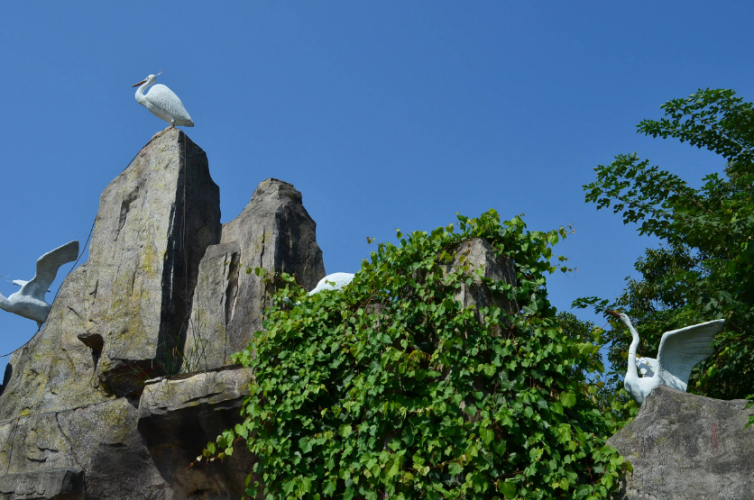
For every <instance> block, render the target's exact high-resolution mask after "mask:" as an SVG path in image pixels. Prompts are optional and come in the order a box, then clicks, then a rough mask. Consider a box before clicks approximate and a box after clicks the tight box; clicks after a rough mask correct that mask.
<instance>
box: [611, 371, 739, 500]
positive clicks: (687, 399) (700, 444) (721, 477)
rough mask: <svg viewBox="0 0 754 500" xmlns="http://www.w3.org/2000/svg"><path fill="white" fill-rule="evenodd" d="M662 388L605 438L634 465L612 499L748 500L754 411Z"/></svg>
mask: <svg viewBox="0 0 754 500" xmlns="http://www.w3.org/2000/svg"><path fill="white" fill-rule="evenodd" d="M745 406H746V401H744V400H736V401H721V400H719V399H712V398H706V397H702V396H697V395H694V394H689V393H686V392H682V391H679V390H676V389H671V388H670V387H667V386H664V385H661V386H658V387H657V388H655V389H654V390H653V391H652V393H651V394H650V395H649V396H648V397H647V398H646V399H645V400H644V404H643V405H642V407H641V410H640V411H639V415H638V416H637V417H636V419H634V421H633V422H631V423H629V424H628V425H626V427H624V428H623V429H621V430H620V431H619V432H618V433H617V434H615V435H614V436H613V437H611V438H610V439H609V440H608V444H610V445H612V446H615V447H616V448H617V449H618V451H619V452H620V453H621V455H623V456H624V457H626V459H627V460H628V461H629V462H631V465H633V468H634V472H633V474H632V475H630V476H628V477H627V478H625V481H624V484H623V491H622V493H621V494H620V495H618V496H617V497H616V499H626V500H650V499H666V498H667V499H675V498H683V499H685V500H697V499H698V500H702V499H710V498H730V499H733V498H739V499H744V498H752V492H754V428H751V427H750V428H748V429H744V426H745V425H746V423H747V422H748V420H749V416H750V415H752V414H754V408H752V409H749V410H746V409H745Z"/></svg>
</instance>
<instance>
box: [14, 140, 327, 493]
mask: <svg viewBox="0 0 754 500" xmlns="http://www.w3.org/2000/svg"><path fill="white" fill-rule="evenodd" d="M314 231H315V225H314V222H313V221H312V220H311V218H309V216H308V214H307V213H306V210H305V209H304V208H303V205H301V194H300V193H298V192H297V191H296V190H295V189H294V188H293V186H291V185H290V184H286V183H283V182H280V181H276V180H267V181H264V182H263V183H262V184H261V185H260V187H259V188H258V189H257V191H256V193H255V195H254V197H253V199H252V202H251V203H250V204H249V207H247V209H246V210H244V213H243V214H242V215H241V216H240V217H239V218H238V219H236V220H234V221H233V222H231V223H228V224H226V225H225V228H222V227H221V225H220V205H219V190H218V188H217V186H216V185H215V183H214V182H213V181H212V178H211V177H210V174H209V168H208V162H207V157H206V155H205V153H204V152H203V151H202V150H201V149H200V148H199V147H198V146H196V145H195V144H194V143H193V142H191V140H190V139H188V137H187V136H186V135H185V134H184V133H183V132H182V131H179V130H176V129H170V130H166V131H165V132H163V133H161V134H159V135H158V136H156V137H155V138H154V139H153V140H152V141H150V143H149V144H147V145H146V146H145V147H144V148H143V149H142V151H141V152H140V153H139V155H138V156H137V157H136V158H135V159H134V161H133V162H132V163H131V165H129V166H128V168H126V170H124V171H123V172H122V173H121V174H120V175H119V176H118V177H117V178H116V179H115V180H114V181H113V182H112V183H111V184H110V185H109V186H108V187H107V189H106V190H105V191H104V193H103V194H102V197H101V201H100V207H99V211H98V213H97V219H96V225H95V228H94V232H93V238H92V243H91V247H90V250H89V260H88V261H87V262H86V263H85V264H83V265H82V266H80V267H79V268H78V269H76V270H75V271H73V272H72V273H71V274H70V275H69V276H68V277H67V278H66V280H65V281H64V282H63V284H62V286H61V289H60V293H59V294H58V297H57V299H56V300H55V301H54V303H53V305H52V309H51V310H50V314H49V316H48V319H47V322H46V323H45V325H44V327H43V328H42V330H41V331H40V332H39V333H38V334H37V335H36V336H35V337H34V338H33V339H32V340H31V341H30V342H29V343H28V344H27V345H26V346H25V347H24V348H23V349H21V350H19V351H18V352H16V353H15V354H14V355H13V356H12V357H11V360H10V364H9V365H8V369H7V370H6V374H5V380H4V384H3V388H2V389H3V392H2V395H0V499H3V500H15V499H26V500H31V499H38V500H42V499H53V498H54V499H60V500H63V499H65V500H77V499H96V500H109V499H112V500H115V499H117V500H129V499H155V500H158V499H159V500H179V499H185V498H197V499H225V498H227V499H230V498H238V497H240V495H241V494H242V488H243V484H244V482H243V479H244V477H245V474H246V473H247V472H248V467H249V465H250V464H251V460H252V457H250V456H248V455H246V456H244V454H243V452H242V450H241V452H240V453H238V454H237V455H236V456H234V460H233V461H226V462H225V463H220V462H215V463H212V464H202V467H193V468H190V467H189V464H190V462H191V461H192V460H193V459H194V458H195V457H196V456H197V455H199V454H200V453H201V450H202V448H203V446H204V445H205V444H206V443H207V442H208V441H209V440H212V439H214V437H215V436H216V435H217V433H218V432H219V431H221V430H223V429H225V428H227V427H229V426H230V425H232V424H233V423H234V422H235V421H236V420H237V419H239V418H240V415H239V412H238V408H239V407H240V404H241V402H242V400H243V398H244V396H245V394H246V392H245V391H246V390H247V388H246V384H247V382H248V380H249V379H250V377H251V374H250V373H248V371H247V370H245V369H243V368H239V367H226V368H224V369H219V370H215V371H211V372H207V373H199V374H188V375H181V376H178V377H174V376H173V377H171V375H172V374H176V373H178V372H180V371H186V369H187V365H188V364H189V360H188V359H187V357H186V356H185V345H186V344H187V343H186V337H187V333H188V332H189V330H190V328H189V324H190V319H191V317H192V316H193V315H194V314H195V313H196V316H195V317H198V316H200V314H199V313H198V312H197V311H199V310H201V311H204V312H206V313H207V314H211V315H215V316H216V317H218V318H220V319H223V318H224V319H225V323H223V325H222V328H223V329H226V327H227V332H229V336H228V337H227V338H226V339H221V338H219V337H218V336H217V335H216V336H215V337H212V342H215V341H217V342H220V344H221V345H220V346H219V347H218V352H219V353H221V354H218V355H217V356H215V357H213V358H211V362H209V361H206V362H205V367H211V368H216V367H220V366H223V365H225V364H226V363H227V358H228V354H229V353H230V352H233V350H234V349H237V348H238V347H241V346H244V345H245V344H246V343H247V342H248V340H249V338H250V337H251V335H252V334H253V332H254V329H255V328H258V326H259V325H260V324H259V321H258V315H259V314H260V313H261V311H262V309H261V308H262V307H263V302H262V298H263V297H264V293H263V289H262V288H263V287H262V288H260V286H262V285H263V283H262V282H261V278H258V277H257V276H256V275H254V274H253V273H252V274H250V275H249V274H246V269H247V268H249V267H252V266H260V265H261V266H264V267H266V268H267V269H269V270H270V271H286V272H291V273H296V275H297V276H299V277H300V279H301V280H302V282H303V283H304V284H305V285H309V284H311V283H316V281H317V280H318V279H319V278H321V277H322V276H324V266H323V263H322V253H321V251H320V249H319V246H318V245H317V243H316V239H315V232H314ZM218 269H221V270H222V272H224V273H225V274H224V275H222V276H221V275H219V274H217V272H218ZM213 280H214V281H213ZM260 283H261V285H260ZM197 284H198V285H197ZM310 286H313V285H310ZM213 287H215V288H213ZM217 290H219V292H217ZM216 292H217V293H216ZM250 300H258V301H259V303H258V304H257V303H254V304H249V303H247V302H246V301H250ZM192 303H194V304H195V306H194V307H193V308H192ZM220 331H221V330H220V329H217V330H213V331H212V332H213V334H214V333H217V332H220ZM190 335H191V336H192V337H193V336H196V335H197V331H196V330H191V334H190ZM208 335H209V334H208ZM212 345H213V347H214V346H215V344H214V343H213V344H212Z"/></svg>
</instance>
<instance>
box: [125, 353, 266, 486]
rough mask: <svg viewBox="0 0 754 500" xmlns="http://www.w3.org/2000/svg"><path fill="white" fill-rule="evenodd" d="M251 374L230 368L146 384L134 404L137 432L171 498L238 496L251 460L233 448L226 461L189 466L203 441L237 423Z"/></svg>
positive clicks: (246, 369) (201, 446) (251, 462)
mask: <svg viewBox="0 0 754 500" xmlns="http://www.w3.org/2000/svg"><path fill="white" fill-rule="evenodd" d="M250 379H251V371H250V370H249V369H248V368H234V369H226V370H220V371H216V372H208V373H199V374H195V375H193V376H189V377H180V378H177V379H164V380H160V381H156V382H154V383H149V384H148V385H147V386H146V388H145V389H144V393H143V394H142V396H141V402H140V404H139V430H140V431H141V434H142V435H143V436H144V438H145V439H146V443H147V446H148V448H149V452H150V455H151V456H152V458H153V460H154V461H155V464H156V465H157V468H158V469H159V470H160V474H161V476H162V477H163V478H164V479H165V480H166V481H167V483H168V484H170V487H171V491H172V494H173V496H174V498H176V499H178V498H217V499H220V498H222V499H226V498H227V499H234V498H239V497H240V496H241V495H243V485H244V484H245V479H246V475H247V474H248V473H249V472H250V471H251V467H252V466H253V459H252V456H251V455H250V454H249V453H248V452H247V451H246V450H245V449H244V447H243V446H237V447H236V453H234V454H233V457H232V458H231V459H228V460H226V461H224V463H222V464H221V463H220V462H212V463H207V462H199V463H197V464H196V465H194V466H192V467H188V466H183V467H176V464H190V463H191V462H193V461H194V460H195V459H196V457H197V456H198V455H200V454H201V450H202V449H203V448H204V446H206V444H207V443H208V442H209V441H213V440H214V439H215V438H216V437H217V436H218V435H219V434H220V433H221V432H222V431H223V430H224V429H228V428H232V427H233V426H234V425H235V424H237V423H239V422H240V421H241V415H240V408H241V403H242V402H243V398H244V397H245V396H247V395H248V393H249V392H248V383H249V380H250Z"/></svg>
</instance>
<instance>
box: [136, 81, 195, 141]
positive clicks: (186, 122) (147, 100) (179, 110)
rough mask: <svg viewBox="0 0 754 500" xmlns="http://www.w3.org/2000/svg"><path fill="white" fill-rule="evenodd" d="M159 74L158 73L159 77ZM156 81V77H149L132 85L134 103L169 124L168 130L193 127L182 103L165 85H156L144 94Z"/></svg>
mask: <svg viewBox="0 0 754 500" xmlns="http://www.w3.org/2000/svg"><path fill="white" fill-rule="evenodd" d="M159 74H160V73H158V75H159ZM155 81H157V75H149V76H148V77H147V78H146V79H144V80H142V81H140V82H139V83H136V84H134V85H133V87H139V88H138V89H136V101H137V102H138V103H139V104H141V105H142V106H144V107H145V108H147V109H148V110H149V111H151V112H152V114H153V115H155V116H157V117H158V118H162V119H163V120H165V121H166V122H168V123H169V124H170V128H173V127H175V126H176V125H178V126H184V127H193V126H194V121H193V120H192V119H191V116H189V114H188V111H186V108H185V107H184V106H183V102H181V100H180V99H179V98H178V96H177V95H175V93H174V92H173V91H172V90H170V89H169V88H167V87H166V86H165V85H161V84H159V83H158V84H157V85H155V86H153V87H152V88H151V89H149V93H148V94H145V93H144V92H145V91H146V90H147V89H148V88H149V86H150V85H152V84H154V82H155Z"/></svg>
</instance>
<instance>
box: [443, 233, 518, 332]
mask: <svg viewBox="0 0 754 500" xmlns="http://www.w3.org/2000/svg"><path fill="white" fill-rule="evenodd" d="M460 266H468V268H469V271H470V272H472V273H474V275H475V278H474V282H473V283H472V284H471V285H470V286H469V285H466V284H464V285H463V286H462V287H461V289H460V290H459V291H458V293H456V295H455V299H456V300H458V301H460V302H461V304H463V306H464V307H476V308H477V309H481V308H484V307H489V306H492V305H495V306H497V307H499V308H501V309H503V310H507V311H514V310H515V309H516V307H515V305H514V304H512V303H511V302H509V301H508V300H506V299H505V298H504V297H501V296H498V295H494V294H492V293H490V291H489V290H488V289H487V288H486V287H485V286H484V284H483V283H482V280H481V279H480V278H479V277H478V276H477V275H476V272H477V271H478V270H479V269H481V270H482V276H483V277H485V278H490V279H493V280H496V281H499V280H502V281H505V282H506V283H511V284H515V283H516V268H515V267H514V264H513V259H511V258H509V257H497V256H495V254H494V251H493V249H492V246H490V244H489V242H488V241H487V240H485V239H484V238H472V239H470V240H467V241H464V242H463V243H461V244H460V245H459V247H458V248H457V249H456V250H455V252H454V254H453V264H451V265H450V266H449V269H452V268H458V267H460ZM477 314H478V315H479V318H480V319H481V312H479V311H477Z"/></svg>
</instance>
